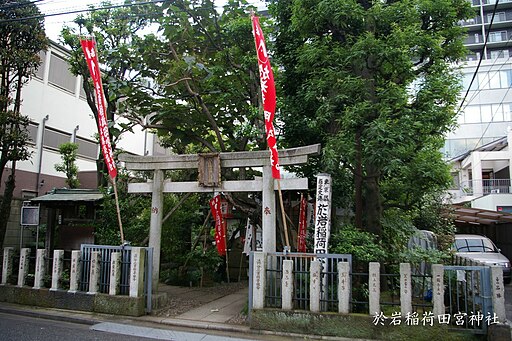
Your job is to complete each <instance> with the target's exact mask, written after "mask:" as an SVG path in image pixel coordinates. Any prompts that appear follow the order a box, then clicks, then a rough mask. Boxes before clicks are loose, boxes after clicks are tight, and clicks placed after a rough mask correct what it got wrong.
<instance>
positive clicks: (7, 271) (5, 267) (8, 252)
mask: <svg viewBox="0 0 512 341" xmlns="http://www.w3.org/2000/svg"><path fill="white" fill-rule="evenodd" d="M13 258H14V248H13V247H6V248H4V259H3V262H2V284H7V280H8V279H9V277H11V275H12V262H13Z"/></svg>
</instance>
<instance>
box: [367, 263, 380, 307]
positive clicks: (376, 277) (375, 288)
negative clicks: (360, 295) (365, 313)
mask: <svg viewBox="0 0 512 341" xmlns="http://www.w3.org/2000/svg"><path fill="white" fill-rule="evenodd" d="M368 288H369V291H370V293H369V298H368V299H369V306H370V311H369V313H370V315H378V314H380V312H381V310H380V263H376V262H371V263H370V269H369V279H368Z"/></svg>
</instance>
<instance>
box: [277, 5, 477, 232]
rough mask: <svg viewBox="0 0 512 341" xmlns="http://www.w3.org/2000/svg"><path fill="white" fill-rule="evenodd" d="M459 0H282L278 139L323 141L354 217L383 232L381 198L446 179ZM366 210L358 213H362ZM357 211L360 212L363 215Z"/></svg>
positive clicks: (404, 195)
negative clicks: (346, 179)
mask: <svg viewBox="0 0 512 341" xmlns="http://www.w3.org/2000/svg"><path fill="white" fill-rule="evenodd" d="M470 6H471V5H470V3H468V2H467V1H466V0H405V1H366V0H341V1H340V0H284V1H276V2H274V3H273V5H272V12H273V13H275V16H276V18H277V27H278V29H277V35H276V46H277V47H276V56H277V57H278V58H279V60H280V62H281V64H282V66H283V72H282V74H281V76H280V77H281V80H282V82H281V85H282V87H283V97H284V99H283V102H284V106H283V109H282V110H281V118H282V120H283V121H284V123H285V125H284V136H285V140H286V142H287V143H288V144H290V145H303V144H309V143H312V142H322V143H323V144H324V150H325V160H324V161H325V163H324V167H330V169H328V170H329V171H332V172H335V171H336V172H339V168H342V169H343V170H345V171H346V172H349V174H351V175H352V178H353V186H354V198H355V200H354V202H355V207H354V208H355V213H356V225H357V226H359V227H363V226H364V228H365V229H367V230H368V231H370V232H373V233H376V234H378V235H380V233H381V218H382V211H383V208H384V207H385V205H389V206H400V207H405V208H407V207H413V206H414V205H416V204H418V203H419V202H420V201H421V196H422V195H423V193H425V192H429V191H432V190H434V189H439V188H442V187H443V186H446V184H447V183H448V181H449V178H448V173H447V168H446V166H445V165H444V163H443V162H442V158H441V156H440V154H439V153H438V148H439V147H440V146H441V144H440V143H441V141H442V138H443V134H444V133H446V132H447V131H448V129H449V128H450V127H452V125H453V124H454V117H455V110H454V105H455V104H456V101H457V94H458V93H459V81H458V78H457V73H456V72H454V71H455V70H454V63H456V62H458V61H460V60H461V58H463V56H464V54H465V49H464V47H463V44H462V35H463V29H462V28H461V27H460V26H458V25H457V22H458V21H459V20H461V19H465V18H468V17H471V16H472V15H471V14H472V12H471V8H470ZM363 212H364V215H363V214H362V213H363ZM363 218H364V219H363Z"/></svg>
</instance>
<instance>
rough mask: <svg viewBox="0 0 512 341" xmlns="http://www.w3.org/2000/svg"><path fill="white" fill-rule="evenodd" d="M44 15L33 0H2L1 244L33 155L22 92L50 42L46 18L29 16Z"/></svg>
mask: <svg viewBox="0 0 512 341" xmlns="http://www.w3.org/2000/svg"><path fill="white" fill-rule="evenodd" d="M40 14H41V13H40V12H39V10H38V8H37V6H36V5H34V3H33V2H31V1H28V0H20V1H17V2H12V1H9V0H0V182H1V181H3V179H2V178H3V175H4V174H8V175H7V180H6V181H5V189H4V193H3V196H2V198H1V201H0V246H1V245H3V241H4V237H5V231H6V228H7V221H8V218H9V214H10V211H11V201H12V198H13V192H14V188H15V186H16V162H17V161H20V160H27V159H28V158H29V157H30V152H29V150H28V145H27V143H28V142H29V136H28V131H27V125H28V123H29V120H28V118H27V117H26V116H24V115H22V114H21V91H22V88H23V85H24V84H25V83H26V82H27V81H28V80H29V78H30V76H32V75H33V74H34V73H35V70H36V68H37V67H38V66H39V65H40V62H41V61H40V58H39V52H40V51H41V50H43V49H45V48H46V46H47V44H48V42H47V39H46V35H45V32H44V27H43V21H42V19H41V18H39V19H25V18H33V17H34V16H38V15H40ZM9 162H10V169H9V171H8V172H5V170H6V166H7V164H8V163H9Z"/></svg>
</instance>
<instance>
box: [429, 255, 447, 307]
mask: <svg viewBox="0 0 512 341" xmlns="http://www.w3.org/2000/svg"><path fill="white" fill-rule="evenodd" d="M432 281H433V282H434V283H433V285H432V286H433V288H432V303H433V305H434V308H433V311H432V313H433V314H434V316H440V315H443V314H444V313H445V306H444V267H443V266H442V265H440V264H434V265H432Z"/></svg>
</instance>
